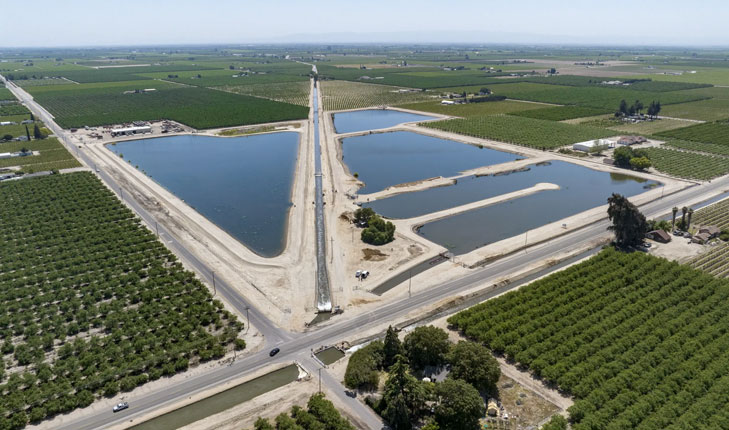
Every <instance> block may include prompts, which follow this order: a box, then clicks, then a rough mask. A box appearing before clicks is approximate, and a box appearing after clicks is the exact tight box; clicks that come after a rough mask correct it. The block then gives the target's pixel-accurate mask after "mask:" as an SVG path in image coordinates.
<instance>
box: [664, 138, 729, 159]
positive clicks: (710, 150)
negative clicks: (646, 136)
mask: <svg viewBox="0 0 729 430" xmlns="http://www.w3.org/2000/svg"><path fill="white" fill-rule="evenodd" d="M665 146H670V147H673V148H677V149H685V150H687V151H695V152H705V153H707V154H716V155H723V156H726V157H729V146H727V145H717V144H714V143H701V142H692V141H690V140H678V139H672V140H668V141H667V142H666V143H665Z"/></svg>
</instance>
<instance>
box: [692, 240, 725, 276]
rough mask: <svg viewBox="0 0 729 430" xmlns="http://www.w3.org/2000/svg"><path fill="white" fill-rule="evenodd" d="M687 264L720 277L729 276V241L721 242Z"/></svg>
mask: <svg viewBox="0 0 729 430" xmlns="http://www.w3.org/2000/svg"><path fill="white" fill-rule="evenodd" d="M687 264H688V265H690V266H691V267H694V268H696V269H700V270H703V271H704V272H707V273H710V274H712V275H714V276H716V277H718V278H729V243H720V244H719V245H716V246H714V247H713V248H712V249H710V250H709V251H707V252H705V253H704V254H701V255H699V256H697V257H694V258H692V259H691V260H689V261H688V262H687Z"/></svg>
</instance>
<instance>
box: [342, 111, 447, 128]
mask: <svg viewBox="0 0 729 430" xmlns="http://www.w3.org/2000/svg"><path fill="white" fill-rule="evenodd" d="M434 118H435V117H433V116H428V115H418V114H415V113H409V112H400V111H397V110H389V109H368V110H358V111H352V112H341V113H335V114H334V129H335V130H336V131H337V133H339V134H342V133H354V132H356V131H367V130H378V129H381V128H388V127H393V126H396V125H398V124H402V123H406V122H414V121H425V120H429V119H434Z"/></svg>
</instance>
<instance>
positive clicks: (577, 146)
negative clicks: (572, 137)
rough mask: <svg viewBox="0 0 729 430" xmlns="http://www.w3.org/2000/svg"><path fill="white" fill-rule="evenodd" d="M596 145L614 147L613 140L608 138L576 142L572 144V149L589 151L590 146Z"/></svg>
mask: <svg viewBox="0 0 729 430" xmlns="http://www.w3.org/2000/svg"><path fill="white" fill-rule="evenodd" d="M598 146H606V147H608V148H614V147H615V142H614V141H612V140H608V139H595V140H587V141H585V142H577V143H575V144H573V145H572V149H573V150H575V151H582V152H590V150H591V149H592V148H595V147H598Z"/></svg>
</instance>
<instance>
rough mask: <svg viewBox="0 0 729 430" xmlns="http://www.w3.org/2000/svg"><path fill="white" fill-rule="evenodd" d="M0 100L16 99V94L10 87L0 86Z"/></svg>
mask: <svg viewBox="0 0 729 430" xmlns="http://www.w3.org/2000/svg"><path fill="white" fill-rule="evenodd" d="M0 100H15V96H14V95H13V93H11V92H10V90H9V89H7V88H3V87H0Z"/></svg>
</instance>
